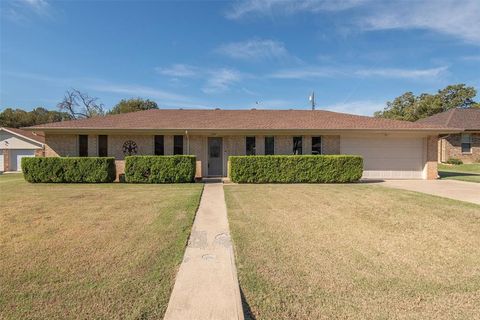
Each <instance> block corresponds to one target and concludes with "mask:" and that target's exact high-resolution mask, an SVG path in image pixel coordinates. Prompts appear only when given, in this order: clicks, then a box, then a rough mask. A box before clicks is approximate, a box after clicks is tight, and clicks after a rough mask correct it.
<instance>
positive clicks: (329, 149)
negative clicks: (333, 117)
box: [322, 136, 340, 154]
mask: <svg viewBox="0 0 480 320" xmlns="http://www.w3.org/2000/svg"><path fill="white" fill-rule="evenodd" d="M322 153H323V154H340V136H322Z"/></svg>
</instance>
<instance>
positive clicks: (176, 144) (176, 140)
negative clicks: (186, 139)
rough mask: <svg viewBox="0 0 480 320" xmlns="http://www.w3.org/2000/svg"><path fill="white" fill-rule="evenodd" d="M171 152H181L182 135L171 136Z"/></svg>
mask: <svg viewBox="0 0 480 320" xmlns="http://www.w3.org/2000/svg"><path fill="white" fill-rule="evenodd" d="M173 154H174V155H175V154H183V136H173Z"/></svg>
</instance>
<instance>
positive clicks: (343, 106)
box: [317, 100, 385, 116]
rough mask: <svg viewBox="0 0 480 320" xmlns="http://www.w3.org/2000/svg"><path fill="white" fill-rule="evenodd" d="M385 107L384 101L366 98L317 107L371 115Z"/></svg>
mask: <svg viewBox="0 0 480 320" xmlns="http://www.w3.org/2000/svg"><path fill="white" fill-rule="evenodd" d="M384 107H385V103H384V102H376V101H370V100H366V101H352V102H340V103H335V104H331V105H327V106H320V107H318V108H317V109H320V110H322V109H324V110H329V111H335V112H343V113H351V114H359V115H365V116H370V115H373V113H374V112H375V111H379V110H383V108H384Z"/></svg>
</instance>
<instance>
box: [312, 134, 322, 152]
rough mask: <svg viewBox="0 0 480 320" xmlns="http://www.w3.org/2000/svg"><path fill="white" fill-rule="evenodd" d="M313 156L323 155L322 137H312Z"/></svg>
mask: <svg viewBox="0 0 480 320" xmlns="http://www.w3.org/2000/svg"><path fill="white" fill-rule="evenodd" d="M312 154H322V137H312Z"/></svg>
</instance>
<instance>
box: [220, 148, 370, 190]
mask: <svg viewBox="0 0 480 320" xmlns="http://www.w3.org/2000/svg"><path fill="white" fill-rule="evenodd" d="M229 160H230V179H231V180H232V181H233V182H237V183H342V182H354V181H357V180H359V179H360V178H361V177H362V173H363V159H362V157H360V156H350V155H324V156H323V155H301V156H300V155H292V156H288V155H277V156H231V157H229Z"/></svg>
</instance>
